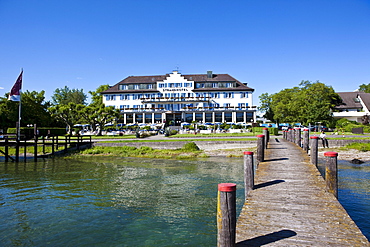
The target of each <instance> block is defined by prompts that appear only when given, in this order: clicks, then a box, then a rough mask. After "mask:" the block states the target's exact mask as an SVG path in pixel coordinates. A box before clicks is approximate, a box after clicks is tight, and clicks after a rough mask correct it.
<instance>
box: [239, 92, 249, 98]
mask: <svg viewBox="0 0 370 247" xmlns="http://www.w3.org/2000/svg"><path fill="white" fill-rule="evenodd" d="M240 98H248V93H240Z"/></svg>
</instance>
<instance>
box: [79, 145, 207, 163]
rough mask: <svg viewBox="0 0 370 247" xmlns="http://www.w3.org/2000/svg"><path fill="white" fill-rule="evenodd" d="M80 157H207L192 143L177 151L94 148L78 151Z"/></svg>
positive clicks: (126, 147)
mask: <svg viewBox="0 0 370 247" xmlns="http://www.w3.org/2000/svg"><path fill="white" fill-rule="evenodd" d="M78 154H80V155H101V156H121V157H141V158H158V159H169V158H170V159H171V158H175V159H191V158H206V157H208V155H207V154H206V153H204V152H203V151H202V150H200V149H199V147H198V146H197V145H196V144H195V143H194V142H189V143H186V144H184V145H183V147H182V148H179V149H154V148H151V147H146V146H142V147H140V148H137V147H130V146H122V147H102V146H95V147H93V148H90V149H86V150H83V151H80V152H79V153H78Z"/></svg>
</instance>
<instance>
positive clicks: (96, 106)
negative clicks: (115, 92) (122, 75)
mask: <svg viewBox="0 0 370 247" xmlns="http://www.w3.org/2000/svg"><path fill="white" fill-rule="evenodd" d="M108 88H109V85H101V86H99V87H98V88H97V89H96V91H89V94H90V95H91V97H92V100H91V103H90V105H89V106H87V107H85V108H83V109H81V111H80V114H81V117H82V118H83V119H84V120H85V121H86V122H88V123H89V124H90V126H91V128H92V129H93V131H95V130H97V129H98V130H99V132H98V135H101V134H102V130H103V128H104V126H105V125H106V124H107V123H111V122H114V121H116V120H117V118H118V117H119V110H118V109H114V107H113V106H107V107H106V106H105V105H104V103H103V96H102V95H101V94H100V93H101V92H103V91H105V90H107V89H108Z"/></svg>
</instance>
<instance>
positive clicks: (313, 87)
mask: <svg viewBox="0 0 370 247" xmlns="http://www.w3.org/2000/svg"><path fill="white" fill-rule="evenodd" d="M261 96H262V97H260V99H261V103H262V104H261V107H260V109H262V110H265V112H266V111H268V113H269V114H271V115H272V116H271V115H270V116H269V119H270V120H275V121H277V122H286V123H292V122H296V123H302V124H308V123H315V122H330V121H332V110H333V108H334V106H336V105H338V104H339V103H340V102H341V98H340V97H339V95H338V94H337V93H335V92H334V89H333V88H332V87H330V86H326V85H325V84H323V83H321V82H319V81H316V82H315V83H312V82H310V81H301V83H300V84H299V87H294V88H288V89H283V90H281V91H280V92H278V93H275V94H272V95H268V94H262V95H261Z"/></svg>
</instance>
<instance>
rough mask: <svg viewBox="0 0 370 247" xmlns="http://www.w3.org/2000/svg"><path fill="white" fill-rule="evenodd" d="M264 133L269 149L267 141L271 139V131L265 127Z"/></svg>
mask: <svg viewBox="0 0 370 247" xmlns="http://www.w3.org/2000/svg"><path fill="white" fill-rule="evenodd" d="M262 134H263V135H265V148H266V149H267V143H268V142H269V141H270V133H269V129H268V128H263V130H262Z"/></svg>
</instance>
